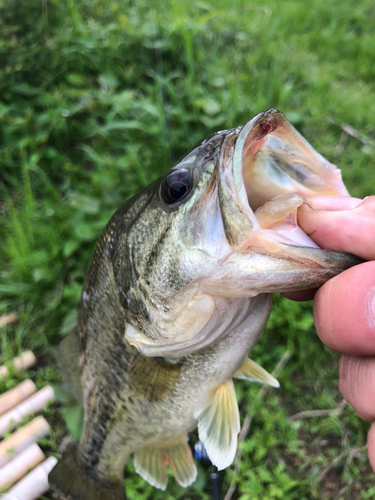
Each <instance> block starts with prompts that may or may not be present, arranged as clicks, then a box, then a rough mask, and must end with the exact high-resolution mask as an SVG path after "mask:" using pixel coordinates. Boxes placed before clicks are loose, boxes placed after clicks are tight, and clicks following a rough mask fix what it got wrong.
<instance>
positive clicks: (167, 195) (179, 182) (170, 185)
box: [161, 169, 192, 205]
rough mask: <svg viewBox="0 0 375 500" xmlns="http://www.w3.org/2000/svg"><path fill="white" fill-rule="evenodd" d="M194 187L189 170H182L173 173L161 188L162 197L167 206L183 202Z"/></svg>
mask: <svg viewBox="0 0 375 500" xmlns="http://www.w3.org/2000/svg"><path fill="white" fill-rule="evenodd" d="M191 186H192V182H191V173H190V172H189V170H186V169H180V170H175V171H174V172H171V173H170V174H169V175H167V177H166V178H165V179H164V181H163V184H162V186H161V196H162V198H163V201H164V202H165V203H166V204H167V205H173V204H174V203H176V202H177V201H181V200H183V199H184V198H185V196H186V195H187V194H188V193H189V192H190V190H191Z"/></svg>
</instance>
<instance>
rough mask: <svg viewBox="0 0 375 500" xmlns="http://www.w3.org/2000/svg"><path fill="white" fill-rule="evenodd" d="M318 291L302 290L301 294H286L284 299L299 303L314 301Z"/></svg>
mask: <svg viewBox="0 0 375 500" xmlns="http://www.w3.org/2000/svg"><path fill="white" fill-rule="evenodd" d="M315 292H316V289H314V290H301V291H300V292H286V293H282V294H281V295H283V296H284V297H286V298H287V299H290V300H296V301H297V302H304V301H306V300H312V299H313V298H314V295H315Z"/></svg>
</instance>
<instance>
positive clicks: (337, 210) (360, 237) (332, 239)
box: [298, 196, 375, 260]
mask: <svg viewBox="0 0 375 500" xmlns="http://www.w3.org/2000/svg"><path fill="white" fill-rule="evenodd" d="M358 203H359V205H358V206H356V207H355V208H353V205H355V204H358ZM298 225H299V226H300V227H301V228H302V229H303V230H304V231H305V233H307V234H308V235H309V236H310V237H311V238H312V239H313V240H314V241H315V242H316V243H317V244H318V245H319V246H321V247H322V248H325V249H327V250H335V251H337V252H348V253H352V254H354V255H357V256H358V257H361V258H362V259H364V260H374V259H375V244H374V243H375V196H370V197H368V198H366V199H365V200H363V201H362V202H361V201H360V200H358V199H356V198H346V197H339V196H314V197H312V198H309V199H308V200H307V202H306V203H304V204H303V205H302V206H301V207H300V208H299V209H298Z"/></svg>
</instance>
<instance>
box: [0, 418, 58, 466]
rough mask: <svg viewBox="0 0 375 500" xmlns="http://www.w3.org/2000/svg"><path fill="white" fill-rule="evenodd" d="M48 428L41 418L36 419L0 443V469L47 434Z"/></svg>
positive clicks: (45, 421)
mask: <svg viewBox="0 0 375 500" xmlns="http://www.w3.org/2000/svg"><path fill="white" fill-rule="evenodd" d="M49 431H50V427H49V425H48V422H47V420H45V419H44V418H43V417H36V418H34V420H32V421H31V422H29V423H28V424H26V425H24V426H23V427H21V429H18V431H16V432H14V433H13V434H12V435H11V436H9V437H8V438H6V439H4V440H3V441H1V442H0V467H2V466H3V465H4V464H6V463H7V462H9V460H11V459H12V458H13V457H14V456H15V455H16V454H17V453H20V452H21V451H22V450H24V449H25V448H27V447H28V446H29V445H30V444H31V443H35V442H36V441H37V440H38V439H39V438H41V437H44V436H47V435H48V434H49Z"/></svg>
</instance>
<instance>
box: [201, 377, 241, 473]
mask: <svg viewBox="0 0 375 500" xmlns="http://www.w3.org/2000/svg"><path fill="white" fill-rule="evenodd" d="M195 417H196V418H197V419H198V433H199V439H200V440H201V441H202V443H203V444H204V446H205V448H206V451H207V453H208V456H209V457H210V460H211V462H212V463H213V464H214V465H216V467H217V468H218V469H219V470H222V469H225V467H228V466H229V465H230V464H231V463H232V462H233V460H234V457H235V455H236V450H237V434H238V433H239V431H240V416H239V412H238V405H237V398H236V393H235V391H234V385H233V381H232V379H229V380H226V381H225V382H224V383H222V384H221V385H219V387H218V388H217V389H216V390H215V391H214V392H213V394H212V396H211V397H210V399H209V400H208V402H207V405H205V406H204V407H203V408H202V409H201V410H199V411H198V412H196V414H195Z"/></svg>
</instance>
